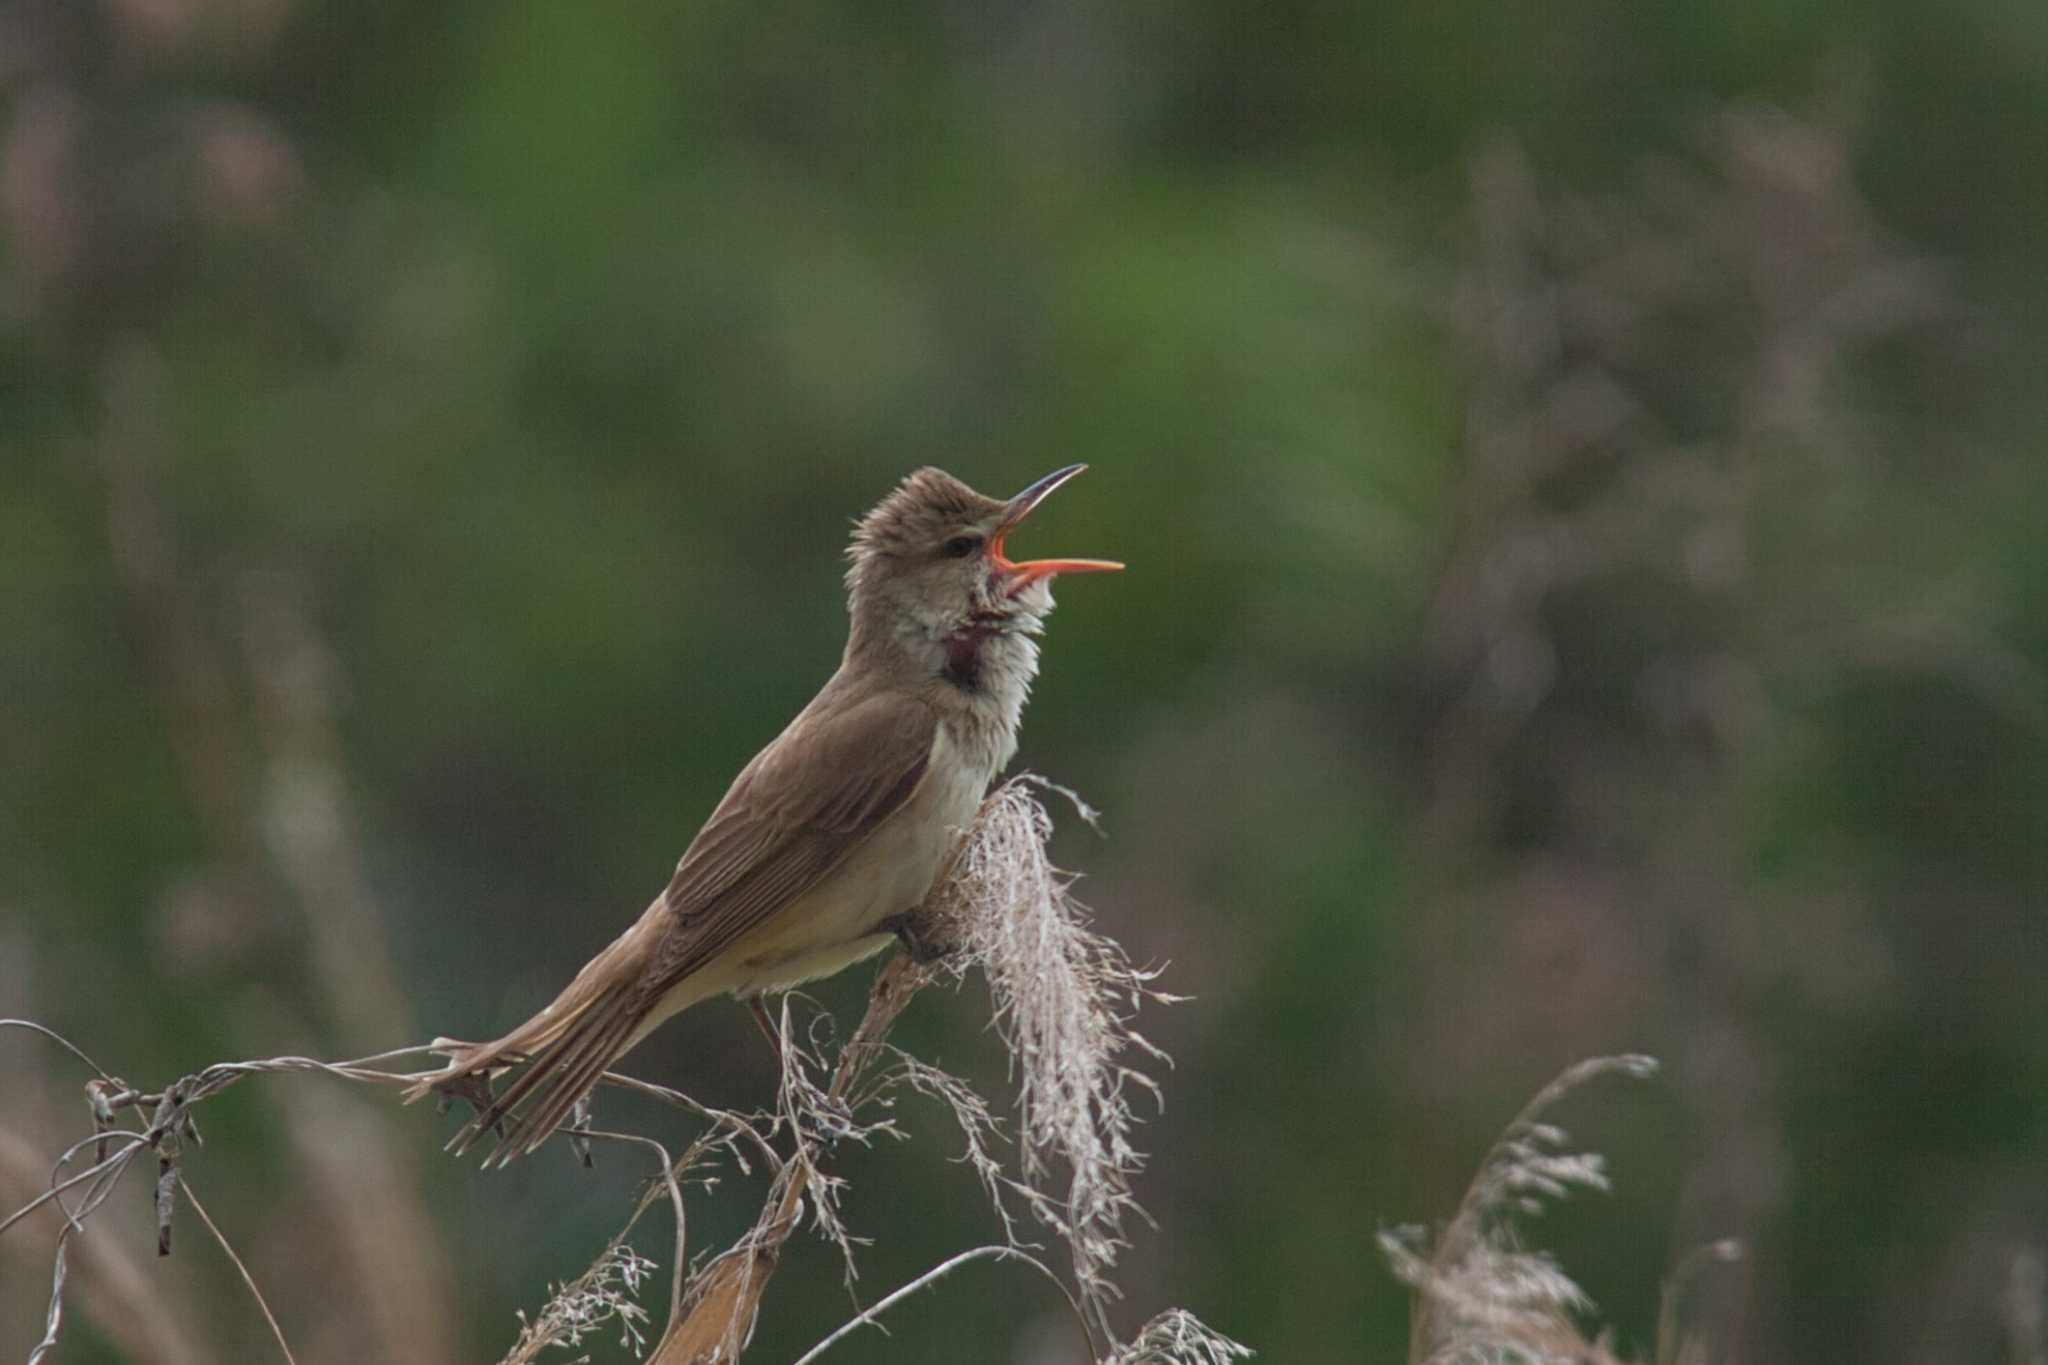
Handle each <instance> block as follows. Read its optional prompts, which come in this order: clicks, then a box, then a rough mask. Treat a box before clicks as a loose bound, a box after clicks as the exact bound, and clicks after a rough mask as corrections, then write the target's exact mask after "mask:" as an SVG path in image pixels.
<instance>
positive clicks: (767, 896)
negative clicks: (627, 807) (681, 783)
mask: <svg viewBox="0 0 2048 1365" xmlns="http://www.w3.org/2000/svg"><path fill="white" fill-rule="evenodd" d="M834 681H835V684H836V683H837V680H836V679H835V680H834ZM937 729H938V718H937V714H936V713H935V712H934V711H933V710H932V709H931V708H930V706H928V705H927V704H926V703H925V702H923V701H921V700H919V699H918V698H917V697H915V696H910V695H905V694H902V693H879V692H878V693H871V694H869V695H868V696H867V697H866V698H864V699H862V700H860V701H858V702H853V703H842V702H840V701H839V697H838V694H837V688H836V686H828V687H827V688H826V689H825V691H824V692H822V693H820V694H819V696H818V699H817V700H816V701H814V702H813V703H812V704H811V705H810V706H809V707H807V708H805V710H804V712H803V714H802V715H800V716H798V717H797V718H796V720H794V721H792V722H791V723H790V726H789V728H788V729H786V730H784V731H783V732H782V734H781V735H780V736H778V737H777V738H776V740H775V741H774V743H772V744H770V745H769V746H768V747H767V748H765V749H763V750H762V751H761V752H760V753H759V754H757V755H756V756H755V757H754V761H753V762H751V763H749V764H748V765H747V766H746V768H745V769H743V770H742V771H741V773H740V775H739V777H738V778H736V779H735V780H734V781H733V784H732V787H731V789H730V790H728V791H727V792H726V794H725V799H724V800H722V801H720V802H719V803H718V809H717V810H715V811H713V812H712V815H711V818H710V820H708V821H706V822H705V825H704V828H703V829H702V830H701V831H699V833H698V835H697V837H696V839H694V840H693V841H692V842H691V844H690V847H689V849H688V850H687V851H686V852H685V853H684V854H683V857H682V861H681V862H679V863H678V864H677V865H676V871H675V875H674V876H673V877H672V878H670V880H669V884H668V889H667V890H666V891H664V892H663V893H662V897H661V899H660V901H658V902H657V903H656V904H655V906H653V907H651V908H650V910H649V913H648V914H647V915H646V916H645V917H643V919H642V921H641V923H640V924H638V925H635V926H634V928H633V929H631V930H628V931H627V933H626V934H625V935H624V936H622V937H621V938H620V940H619V941H618V943H616V944H614V945H613V947H612V948H609V949H607V950H606V953H607V954H612V953H622V954H625V955H627V956H630V957H631V958H635V959H642V960H640V961H635V962H630V963H629V962H627V961H626V960H625V959H624V957H622V959H621V960H620V961H619V962H617V963H615V964H613V965H612V966H611V967H610V968H608V969H607V970H605V971H603V972H595V971H593V970H592V969H593V968H596V967H597V966H598V964H597V963H596V962H593V963H592V964H591V967H590V968H586V969H585V971H584V973H582V974H579V976H578V978H577V980H576V981H575V982H573V983H571V985H570V988H569V990H568V991H565V992H564V994H563V997H562V998H561V999H559V1000H558V1001H557V1003H556V1004H555V1005H553V1006H550V1007H549V1010H548V1011H544V1012H543V1015H539V1016H535V1020H533V1021H530V1023H529V1025H528V1026H523V1027H531V1026H533V1025H536V1024H540V1023H541V1021H542V1019H543V1017H544V1016H551V1019H550V1021H549V1022H548V1023H547V1024H545V1025H544V1026H543V1028H542V1034H543V1036H546V1037H547V1041H546V1042H545V1043H544V1044H543V1045H542V1046H540V1049H539V1051H538V1052H535V1053H533V1054H532V1061H531V1062H530V1063H529V1065H528V1066H527V1067H526V1069H525V1071H524V1072H522V1073H521V1074H520V1076H519V1078H518V1079H517V1080H516V1081H514V1082H513V1083H512V1085H511V1086H510V1087H509V1088H508V1089H507V1090H506V1091H505V1093H504V1094H503V1095H502V1096H499V1097H498V1098H497V1100H496V1101H495V1102H494V1103H492V1104H490V1105H489V1106H488V1108H487V1109H486V1110H485V1111H484V1112H483V1113H480V1114H478V1115H477V1116H476V1117H475V1119H473V1120H472V1121H471V1122H470V1123H469V1124H467V1125H465V1127H464V1129H463V1131H462V1132H460V1133H458V1134H457V1135H456V1138H455V1141H454V1142H452V1143H451V1144H450V1145H451V1147H453V1148H454V1149H455V1150H457V1151H461V1150H463V1149H464V1148H466V1147H467V1146H468V1145H469V1144H470V1142H472V1141H474V1139H475V1138H476V1137H477V1136H480V1135H481V1134H482V1133H483V1132H484V1131H485V1130H487V1129H490V1128H492V1127H494V1126H496V1125H497V1124H498V1123H499V1122H500V1121H501V1120H503V1119H505V1118H507V1117H509V1116H512V1115H514V1114H520V1113H521V1111H524V1112H523V1114H522V1116H521V1118H520V1122H519V1124H518V1126H517V1128H516V1129H515V1130H514V1132H513V1134H512V1135H511V1137H510V1139H509V1141H508V1142H507V1143H506V1144H505V1145H504V1146H503V1147H502V1148H501V1149H500V1153H499V1155H498V1156H497V1157H496V1158H495V1159H498V1160H503V1159H505V1158H509V1157H511V1156H513V1155H517V1154H518V1153H520V1152H527V1151H532V1150H533V1149H534V1148H535V1147H537V1146H539V1145H540V1144H541V1143H542V1142H543V1141H545V1140H546V1138H547V1136H548V1134H550V1133H551V1132H553V1131H554V1129H555V1128H556V1127H557V1126H558V1125H559V1124H560V1123H561V1122H562V1121H563V1120H564V1119H565V1118H567V1117H568V1115H569V1112H570V1111H571V1110H572V1109H574V1108H575V1106H576V1104H577V1102H578V1101H579V1100H581V1099H582V1098H583V1096H584V1095H585V1094H587V1093H589V1091H590V1089H591V1087H592V1086H594V1085H596V1084H597V1080H598V1078H599V1077H600V1076H602V1075H603V1074H604V1072H605V1071H606V1070H607V1069H608V1068H609V1067H610V1066H611V1064H612V1063H613V1062H615V1061H617V1060H618V1058H619V1056H620V1055H621V1054H622V1053H623V1052H624V1051H625V1050H626V1049H627V1048H628V1047H629V1046H631V1044H632V1041H633V1034H634V1030H635V1029H636V1028H637V1027H638V1026H639V1025H640V1023H641V1021H642V1020H643V1019H645V1018H646V1017H647V1015H648V1014H649V1012H650V1011H652V1010H653V1009H654V1008H655V1006H656V1005H657V1004H659V1002H660V1001H661V998H662V997H663V996H665V995H666V994H668V992H669V990H670V989H671V988H672V987H674V986H675V985H676V984H677V983H678V982H680V981H682V980H683V979H684V978H685V977H687V976H689V975H690V973H692V972H694V971H696V970H697V969H698V968H700V967H702V966H703V965H704V964H705V963H707V962H709V961H710V960H711V959H712V958H714V957H716V956H717V955H718V954H719V952H721V951H722V950H724V949H725V948H727V947H730V946H731V945H732V944H733V943H734V942H736V941H737V940H738V939H739V938H740V937H741V936H742V935H744V934H746V933H747V932H748V931H749V930H751V929H753V928H754V927H756V926H757V925H759V924H761V923H763V922H764V921H765V920H767V919H768V918H769V917H770V916H771V915H773V914H774V913H775V912H776V911H777V910H779V909H781V908H782V907H783V906H786V905H788V904H789V903H790V902H792V901H794V900H795V899H796V898H797V897H799V896H801V895H802V894H803V893H804V892H806V891H808V890H809V889H810V888H811V887H812V886H814V885H816V884H817V882H818V881H819V880H820V879H821V878H822V877H824V876H825V874H826V873H828V872H830V871H831V870H832V869H833V868H834V867H836V866H837V865H838V864H839V862H840V861H841V860H842V859H844V858H845V857H846V856H847V855H848V854H849V853H851V852H852V851H853V850H854V849H855V848H857V847H858V846H859V845H860V844H861V843H862V842H863V841H865V840H866V839H867V838H868V837H869V836H870V835H872V834H873V833H874V832H875V831H876V830H877V829H879V828H880V827H881V825H882V824H883V822H885V821H886V820H888V818H889V817H890V816H892V815H894V814H895V813H896V812H897V811H899V810H901V809H902V808H903V806H904V805H905V804H906V803H908V802H909V800H910V798H911V796H912V795H913V794H914V793H915V792H916V791H917V788H918V785H919V784H920V783H921V782H923V781H924V777H925V773H926V771H927V769H928V768H929V766H930V762H931V753H932V745H933V743H934V742H935V740H936V738H937ZM643 954H644V958H643V957H642V955H643ZM591 986H595V987H596V989H594V990H593V989H590V987H591ZM571 996H578V997H579V998H576V999H574V1000H573V1002H572V1000H571V999H570V997H571ZM515 1032H516V1031H515ZM513 1040H514V1035H507V1038H506V1039H503V1040H500V1042H501V1043H502V1042H510V1041H513ZM502 1051H503V1050H502V1049H499V1048H498V1047H497V1046H496V1045H492V1047H491V1048H490V1049H489V1050H488V1052H485V1051H480V1052H479V1053H477V1054H476V1056H475V1058H473V1059H465V1065H464V1066H463V1067H462V1068H461V1069H462V1070H463V1071H473V1070H475V1069H476V1066H475V1065H472V1064H470V1063H471V1062H474V1063H477V1064H480V1063H481V1062H482V1061H484V1060H486V1058H487V1056H495V1055H497V1054H500V1053H501V1052H502ZM444 1084H445V1082H444Z"/></svg>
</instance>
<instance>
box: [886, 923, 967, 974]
mask: <svg viewBox="0 0 2048 1365" xmlns="http://www.w3.org/2000/svg"><path fill="white" fill-rule="evenodd" d="M881 927H882V928H883V929H885V930H887V931H888V932H889V933H892V934H894V935H896V941H897V942H898V943H901V944H902V945H903V951H904V952H906V953H908V954H909V955H910V960H911V961H912V962H915V963H916V964H917V965H918V966H920V967H929V966H930V965H931V964H932V963H934V962H937V961H939V960H940V959H941V958H946V957H951V956H952V955H953V954H954V953H956V952H958V951H959V949H960V944H959V942H958V941H957V940H956V939H952V938H949V937H947V936H945V935H944V934H942V933H933V932H932V930H933V929H934V928H935V927H936V926H935V925H934V924H933V922H932V920H931V918H930V917H928V916H925V915H921V914H919V913H918V912H917V911H915V910H906V911H904V912H903V913H902V914H900V915H891V916H889V918H887V919H885V920H883V921H882V925H881Z"/></svg>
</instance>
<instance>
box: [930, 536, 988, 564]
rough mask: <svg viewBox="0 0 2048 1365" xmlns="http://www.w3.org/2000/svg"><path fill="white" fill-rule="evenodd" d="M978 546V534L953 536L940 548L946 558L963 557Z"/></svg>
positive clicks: (979, 545)
mask: <svg viewBox="0 0 2048 1365" xmlns="http://www.w3.org/2000/svg"><path fill="white" fill-rule="evenodd" d="M980 548H981V537H980V536H954V537H953V538H952V539H951V540H949V541H947V542H946V543H945V544H944V545H943V546H941V547H940V550H941V553H943V554H944V555H945V556H946V558H948V559H965V558H967V556H969V555H971V554H973V553H974V552H975V551H976V550H979V549H980Z"/></svg>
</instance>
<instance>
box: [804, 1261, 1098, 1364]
mask: <svg viewBox="0 0 2048 1365" xmlns="http://www.w3.org/2000/svg"><path fill="white" fill-rule="evenodd" d="M990 1260H992V1261H1022V1262H1023V1263H1024V1264H1025V1265H1028V1266H1030V1267H1031V1268H1032V1269H1033V1270H1035V1271H1037V1272H1038V1273H1039V1274H1041V1275H1043V1276H1045V1278H1046V1279H1048V1280H1051V1281H1052V1283H1053V1287H1054V1288H1056V1289H1058V1290H1059V1291H1060V1297H1061V1298H1064V1299H1065V1300H1066V1301H1067V1306H1068V1307H1069V1308H1072V1309H1073V1310H1074V1314H1075V1317H1076V1318H1077V1319H1078V1320H1079V1322H1080V1324H1081V1331H1082V1334H1083V1339H1084V1340H1086V1341H1087V1343H1088V1354H1089V1357H1090V1358H1091V1359H1093V1358H1094V1354H1095V1338H1094V1337H1093V1336H1092V1335H1090V1334H1089V1332H1088V1319H1087V1318H1086V1317H1085V1316H1084V1315H1082V1312H1081V1304H1080V1301H1079V1300H1077V1299H1075V1297H1074V1294H1073V1291H1072V1290H1070V1289H1068V1288H1067V1286H1066V1282H1065V1281H1063V1280H1061V1279H1060V1277H1059V1276H1058V1274H1056V1273H1055V1272H1054V1271H1053V1270H1051V1269H1050V1268H1049V1267H1048V1266H1047V1265H1046V1264H1045V1262H1043V1261H1041V1260H1039V1259H1038V1258H1037V1257H1036V1256H1032V1255H1030V1254H1028V1253H1026V1252H1022V1251H1019V1250H1017V1248H1015V1247H1011V1246H994V1245H991V1246H983V1247H976V1248H974V1250H972V1251H963V1252H961V1253H960V1254H959V1255H957V1256H954V1257H951V1258H950V1259H948V1260H944V1261H941V1262H940V1263H939V1264H937V1265H935V1266H933V1267H932V1268H931V1269H930V1270H927V1271H926V1272H925V1273H924V1274H922V1275H920V1276H918V1277H917V1278H916V1279H914V1280H912V1281H910V1282H909V1283H908V1284H905V1285H903V1286H902V1287H901V1288H898V1289H896V1290H894V1291H892V1292H891V1293H889V1294H886V1295H884V1296H883V1297H882V1298H880V1299H877V1300H876V1301H875V1303H874V1304H873V1305H872V1306H871V1307H868V1308H866V1309H864V1310H862V1311H861V1312H860V1313H858V1314H856V1315H855V1316H854V1317H851V1318H849V1319H847V1320H846V1321H845V1322H844V1323H841V1324H840V1326H839V1327H838V1328H837V1329H836V1330H835V1331H834V1332H833V1333H832V1335H830V1336H828V1337H826V1338H825V1339H824V1340H823V1341H821V1342H819V1343H818V1344H817V1345H815V1346H813V1347H812V1348H811V1349H810V1350H808V1351H805V1352H804V1353H803V1354H802V1355H800V1356H798V1357H797V1358H796V1360H795V1361H793V1362H792V1365H811V1363H812V1362H813V1361H815V1360H817V1358H818V1357H819V1356H822V1355H824V1354H825V1352H826V1351H828V1350H829V1349H831V1348H832V1347H833V1346H835V1345H837V1344H838V1343H839V1342H840V1341H841V1340H842V1339H843V1338H845V1337H848V1336H850V1335H852V1334H853V1333H854V1332H855V1331H858V1330H859V1329H860V1328H862V1327H865V1326H867V1325H869V1324H870V1323H873V1322H875V1320H876V1319H877V1318H879V1317H881V1316H882V1314H884V1313H886V1312H888V1311H889V1310H890V1309H891V1308H894V1307H895V1306H896V1305H897V1304H899V1303H901V1302H903V1300H905V1299H907V1298H909V1297H910V1296H911V1295H912V1294H915V1293H916V1292H917V1291H918V1290H920V1289H923V1288H925V1287H927V1286H928V1285H931V1284H934V1283H936V1282H937V1281H939V1280H942V1279H944V1278H945V1277H946V1276H947V1275H950V1274H952V1273H953V1272H954V1271H955V1270H957V1269H959V1268H960V1267H961V1266H963V1265H966V1264H967V1263H968V1262H969V1261H990Z"/></svg>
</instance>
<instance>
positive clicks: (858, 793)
mask: <svg viewBox="0 0 2048 1365" xmlns="http://www.w3.org/2000/svg"><path fill="white" fill-rule="evenodd" d="M937 732H938V716H937V713H935V712H934V711H933V710H932V709H931V707H930V706H929V705H927V704H926V703H925V702H923V701H922V700H920V699H918V698H917V697H915V696H910V695H906V694H903V693H880V694H874V695H872V696H870V697H869V698H868V699H867V700H865V701H863V702H861V703H859V704H858V705H856V706H853V707H850V708H848V709H845V710H843V711H837V712H828V713H825V714H821V715H818V716H815V717H814V716H813V715H812V714H811V713H810V712H808V711H807V712H806V713H805V714H804V715H802V716H799V717H798V718H797V720H796V721H795V722H794V723H793V724H791V726H790V727H789V729H787V730H786V731H784V732H783V733H782V735H781V737H780V738H778V739H777V740H776V741H775V742H774V743H773V744H771V745H769V746H768V747H767V748H766V749H763V750H762V751H761V752H760V754H759V755H757V756H756V757H755V759H754V761H753V762H752V763H749V764H748V765H747V766H746V768H745V770H743V771H742V772H741V773H740V775H739V777H738V778H736V779H735V780H734V782H733V784H732V789H731V790H730V791H728V792H727V793H726V794H725V799H724V800H723V801H721V802H719V803H718V809H717V810H715V811H713V812H712V814H711V818H710V820H708V821H706V822H705V825H704V828H703V830H702V831H700V832H699V833H698V835H697V837H696V839H695V840H694V841H692V842H691V844H690V847H689V850H688V851H687V852H685V853H684V854H683V857H682V861H681V862H679V863H677V864H676V873H675V876H674V877H672V878H670V879H669V884H668V890H667V891H665V892H663V893H662V903H663V905H664V906H665V907H666V908H667V911H668V926H667V931H666V932H665V933H664V935H663V937H662V940H661V943H660V946H659V947H658V948H657V949H656V950H655V958H654V962H655V968H654V971H653V972H651V973H650V974H649V976H648V978H647V981H648V987H647V989H648V991H649V996H650V1000H649V1003H650V1004H651V1003H652V1002H653V1001H654V1000H658V999H660V997H661V996H662V995H664V994H666V993H667V992H668V990H669V988H670V987H672V986H674V985H675V984H676V983H677V982H679V981H681V980H682V979H683V978H684V977H686V976H688V975H689V974H690V973H691V972H694V971H696V970H697V969H698V968H699V967H701V966H703V965H704V964H705V963H706V962H708V961H710V960H711V959H712V958H713V957H715V956H717V955H718V953H719V952H721V951H722V950H724V949H725V948H727V947H729V946H731V945H732V944H733V943H734V942H736V941H737V940H738V939H739V938H740V937H741V936H742V935H744V934H746V933H747V932H748V931H749V930H751V929H754V928H755V927H757V926H758V925H760V924H761V923H763V922H764V921H765V920H767V919H768V917H769V916H771V915H773V914H774V913H775V912H776V911H777V910H779V909H781V908H782V907H783V906H785V905H787V904H789V903H790V902H791V901H793V900H795V899H796V898H797V897H799V896H801V895H802V894H803V893H804V892H806V891H808V890H810V889H811V887H813V886H814V885H816V884H817V883H818V881H819V880H820V879H821V878H823V877H824V875H825V874H826V873H828V872H830V871H831V870H832V869H833V868H834V867H837V866H838V865H839V863H840V861H841V860H842V859H844V858H845V857H846V855H847V854H849V853H851V852H852V851H853V850H854V849H855V848H857V847H859V846H860V844H862V843H863V842H865V841H866V839H867V838H868V836H869V835H871V834H873V833H874V832H875V831H876V830H877V829H879V828H880V827H881V825H882V823H883V822H884V821H886V820H887V819H888V818H889V817H890V816H892V815H894V814H895V813H896V812H897V811H899V810H901V809H902V808H903V807H904V806H905V805H906V804H908V803H909V801H910V798H911V796H912V795H913V794H915V792H916V791H917V788H918V786H919V784H921V783H922V782H923V781H924V777H925V773H926V771H927V770H928V768H929V767H930V764H931V754H932V745H933V743H934V741H935V740H936V738H937Z"/></svg>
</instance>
